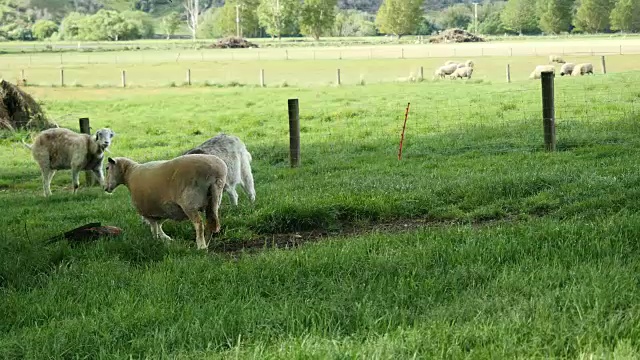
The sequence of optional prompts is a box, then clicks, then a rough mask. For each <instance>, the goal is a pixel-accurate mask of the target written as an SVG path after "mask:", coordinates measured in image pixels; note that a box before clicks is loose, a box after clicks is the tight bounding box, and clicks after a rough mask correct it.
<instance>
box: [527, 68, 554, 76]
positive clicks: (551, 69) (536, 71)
mask: <svg viewBox="0 0 640 360" xmlns="http://www.w3.org/2000/svg"><path fill="white" fill-rule="evenodd" d="M547 71H551V72H552V73H554V74H555V73H556V68H555V67H554V66H553V65H538V66H536V68H535V69H534V70H533V71H532V72H531V74H530V75H529V79H540V76H541V75H540V73H542V72H547Z"/></svg>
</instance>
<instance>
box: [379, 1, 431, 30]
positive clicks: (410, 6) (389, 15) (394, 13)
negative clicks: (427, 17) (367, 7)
mask: <svg viewBox="0 0 640 360" xmlns="http://www.w3.org/2000/svg"><path fill="white" fill-rule="evenodd" d="M423 14H424V12H423V11H422V0H384V2H383V3H382V5H381V6H380V9H378V15H377V16H376V25H377V26H378V29H379V30H380V32H382V33H385V34H393V35H396V36H397V37H398V39H399V38H400V37H401V36H402V35H407V34H411V33H413V32H415V31H416V29H417V28H418V26H420V22H421V21H422V16H423Z"/></svg>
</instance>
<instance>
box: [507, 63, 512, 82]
mask: <svg viewBox="0 0 640 360" xmlns="http://www.w3.org/2000/svg"><path fill="white" fill-rule="evenodd" d="M507 82H508V83H510V82H511V65H509V64H507Z"/></svg>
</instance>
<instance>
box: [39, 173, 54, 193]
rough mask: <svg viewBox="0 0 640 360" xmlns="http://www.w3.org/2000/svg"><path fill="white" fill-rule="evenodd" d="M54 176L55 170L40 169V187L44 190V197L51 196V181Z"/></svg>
mask: <svg viewBox="0 0 640 360" xmlns="http://www.w3.org/2000/svg"><path fill="white" fill-rule="evenodd" d="M55 174H56V171H55V170H51V169H49V168H42V187H43V189H44V196H45V197H47V196H51V180H53V175H55Z"/></svg>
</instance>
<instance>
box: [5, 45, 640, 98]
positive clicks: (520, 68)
mask: <svg viewBox="0 0 640 360" xmlns="http://www.w3.org/2000/svg"><path fill="white" fill-rule="evenodd" d="M587 39H590V40H589V41H587V40H585V39H582V38H578V39H577V40H576V39H571V40H567V39H556V40H553V39H546V38H545V39H544V40H540V41H531V42H523V41H511V42H499V41H498V42H488V43H473V44H422V45H416V44H402V45H398V44H378V45H371V46H367V45H359V46H344V47H339V46H335V44H333V45H332V44H331V43H329V45H328V46H318V47H295V46H290V47H286V48H273V47H266V48H259V49H184V48H178V47H176V48H174V49H167V48H166V47H163V48H157V49H150V48H148V47H147V48H145V45H141V44H138V45H134V44H135V43H130V44H129V45H125V46H128V47H127V49H132V48H134V46H135V47H140V46H142V48H141V49H140V50H130V51H69V52H64V53H56V52H39V53H13V54H5V55H2V56H0V76H1V77H3V78H5V79H7V80H9V81H12V82H13V81H16V80H17V79H19V78H20V77H21V76H22V72H23V71H24V77H25V78H26V80H27V83H28V84H31V85H34V86H60V84H61V79H60V78H61V76H60V69H63V70H64V84H65V86H72V87H115V86H121V84H122V71H123V70H125V71H126V86H128V87H149V86H152V87H167V86H181V85H183V84H184V83H185V82H186V73H187V70H188V69H189V70H190V71H191V81H192V84H193V85H195V86H198V85H200V86H201V85H214V86H229V85H234V86H237V85H250V86H256V85H259V84H260V71H261V70H264V72H265V83H266V86H267V87H281V86H298V87H307V86H318V85H329V84H336V83H337V79H336V77H337V76H336V73H337V69H340V71H341V83H342V84H347V85H348V84H351V85H353V84H356V83H363V82H364V83H379V82H394V81H406V80H407V79H415V78H418V77H419V69H420V67H423V69H424V76H425V78H426V79H429V80H430V79H432V74H433V71H434V70H435V69H436V68H437V67H438V66H440V65H442V64H443V63H444V62H445V61H446V60H459V61H465V60H467V59H473V60H474V61H475V63H476V64H477V66H476V69H475V72H474V78H475V79H479V80H483V81H493V82H505V81H506V75H505V72H506V66H507V64H509V65H510V66H511V78H512V80H513V81H518V80H525V79H527V77H528V76H529V73H530V72H531V71H532V70H533V68H534V67H535V66H536V65H539V64H546V63H548V55H550V54H557V55H564V57H565V59H566V60H567V61H569V62H576V63H577V62H591V63H593V64H594V65H595V67H596V71H598V72H601V66H600V58H601V55H605V56H606V62H607V71H608V72H610V73H611V72H625V71H632V70H640V65H639V64H640V38H638V37H629V38H620V39H618V38H615V39H600V38H587ZM142 44H158V45H157V46H161V45H160V44H165V45H164V46H166V44H171V43H163V42H153V41H151V42H147V43H142ZM289 44H292V43H290V42H289ZM58 46H71V47H73V45H72V44H67V45H65V44H64V43H63V44H58ZM86 46H93V45H91V44H89V45H86ZM96 46H101V45H96ZM149 46H151V45H149ZM176 46H177V45H176ZM85 50H86V49H85ZM621 53H622V54H623V55H620V54H621ZM559 67H560V66H559V65H558V66H557V68H558V69H559Z"/></svg>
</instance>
